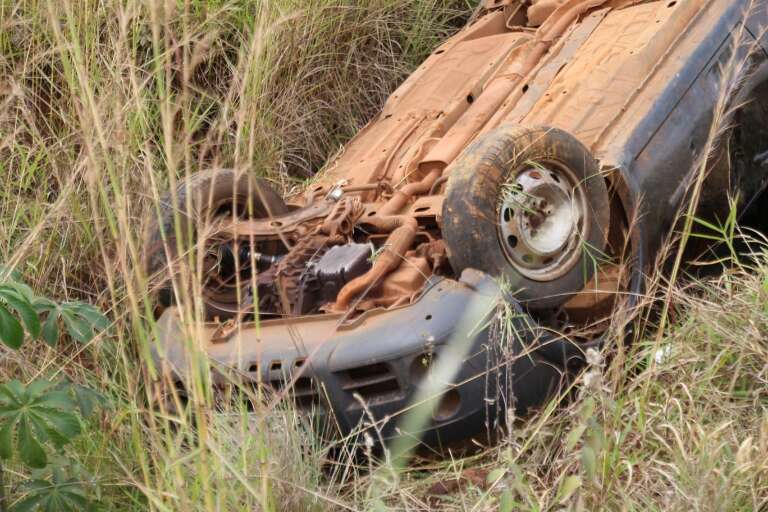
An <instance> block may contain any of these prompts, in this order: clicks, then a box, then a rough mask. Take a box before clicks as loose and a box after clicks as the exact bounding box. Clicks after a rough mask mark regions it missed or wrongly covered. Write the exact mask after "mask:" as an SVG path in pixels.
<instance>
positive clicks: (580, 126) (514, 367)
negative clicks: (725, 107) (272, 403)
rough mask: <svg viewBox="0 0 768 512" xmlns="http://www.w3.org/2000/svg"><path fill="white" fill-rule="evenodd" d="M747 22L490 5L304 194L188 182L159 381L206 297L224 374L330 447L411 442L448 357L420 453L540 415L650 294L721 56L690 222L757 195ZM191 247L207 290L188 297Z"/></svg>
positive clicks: (561, 1) (166, 303)
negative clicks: (407, 424)
mask: <svg viewBox="0 0 768 512" xmlns="http://www.w3.org/2000/svg"><path fill="white" fill-rule="evenodd" d="M753 4H754V3H750V2H748V1H746V0H744V1H742V0H677V1H671V0H663V1H643V0H538V1H537V0H533V1H525V0H488V1H486V2H485V3H484V7H483V9H482V12H481V13H480V14H479V15H478V16H477V17H476V19H475V20H474V21H473V22H472V23H471V24H470V25H469V26H467V27H466V28H464V29H463V30H462V31H460V32H459V33H458V34H456V35H455V36H454V37H452V38H451V39H449V40H447V41H446V42H445V43H444V44H442V45H441V46H440V47H439V48H437V49H436V50H435V51H434V52H433V54H432V55H431V56H430V57H429V58H428V59H427V60H426V61H425V62H424V63H423V64H422V65H421V66H420V67H419V68H418V69H417V70H416V71H415V72H414V73H413V74H412V75H411V76H410V77H409V78H408V79H407V80H406V81H405V82H404V83H403V84H402V85H401V86H400V87H399V88H398V89H397V90H396V91H395V92H394V93H393V94H392V95H391V97H390V98H389V100H388V101H387V102H386V104H385V105H384V108H383V110H382V111H381V113H380V114H379V115H378V116H377V117H376V118H375V119H374V120H373V121H371V122H370V123H369V124H368V125H367V126H366V127H365V128H364V129H363V130H362V131H361V132H360V133H359V134H358V135H357V136H356V137H355V138H354V139H353V140H352V141H351V142H349V143H348V144H347V145H346V147H345V148H344V150H343V151H342V152H341V153H340V154H339V155H338V156H337V157H335V158H334V159H333V161H331V162H329V164H328V165H327V166H326V169H325V170H324V171H323V172H322V173H321V175H320V176H319V177H318V179H317V180H316V181H314V182H313V183H312V185H311V186H309V187H308V188H306V189H305V190H304V191H303V192H301V193H299V194H296V195H293V196H290V197H286V198H283V197H281V196H280V195H279V194H277V193H276V192H275V191H274V190H273V189H272V188H271V187H270V186H269V184H268V183H267V182H265V181H264V180H262V179H259V178H257V177H255V176H254V175H253V174H251V173H248V172H244V171H236V170H226V169H225V170H213V171H205V172H201V173H199V174H197V175H195V176H192V177H191V179H189V180H187V181H186V182H184V183H181V184H180V185H179V187H178V188H177V189H176V190H175V191H173V193H171V194H169V196H168V197H167V198H166V199H165V200H164V201H163V204H162V208H163V210H162V212H161V216H160V221H159V222H158V223H157V225H156V227H155V230H154V232H153V233H152V235H151V237H150V240H149V242H148V244H147V247H146V265H147V270H148V272H149V274H150V275H151V276H153V279H154V282H155V283H156V289H157V293H156V296H155V298H154V301H155V304H156V308H155V313H156V315H157V318H158V338H159V340H158V343H157V348H156V350H155V353H154V354H153V356H154V359H155V362H157V363H158V364H159V366H160V367H161V368H163V369H164V370H165V371H166V375H167V376H169V377H168V378H170V379H171V380H173V381H174V383H178V384H180V385H182V386H183V385H184V383H185V382H186V379H188V378H189V373H190V371H192V370H191V369H190V368H191V366H192V365H191V363H190V361H189V345H188V341H187V338H188V336H189V333H188V332H186V331H185V330H184V328H183V322H182V318H181V317H182V313H181V312H180V310H179V307H178V306H177V304H178V302H179V301H178V300H177V299H178V297H180V295H183V294H185V293H190V292H191V290H194V289H196V288H197V289H199V290H200V292H201V293H200V295H201V299H202V310H203V311H204V313H205V316H206V318H205V320H206V323H205V325H204V326H202V327H201V328H200V329H199V330H198V334H199V335H201V336H202V337H203V339H204V345H205V346H204V350H205V352H206V353H207V356H208V358H209V361H210V364H211V365H212V366H213V367H214V368H215V369H216V372H215V373H217V375H220V376H221V378H222V379H229V378H232V376H233V375H234V376H236V377H237V378H238V379H239V380H241V381H246V382H247V381H250V382H252V383H253V384H255V385H259V386H261V385H263V386H265V387H269V388H271V389H276V390H283V391H284V392H285V393H287V394H290V396H291V397H293V399H295V401H296V404H297V406H298V407H300V408H305V409H309V410H312V411H315V412H316V413H317V414H320V415H323V416H325V417H332V418H333V424H334V425H335V426H336V428H337V429H338V431H339V432H340V433H341V434H342V435H348V434H350V433H354V432H359V431H360V428H361V426H363V425H372V426H374V427H375V428H376V431H377V432H378V433H379V434H380V436H381V437H382V438H383V439H384V440H386V439H389V438H392V437H394V436H396V435H400V434H402V432H400V431H399V430H398V429H397V426H398V416H399V415H401V414H402V412H403V411H405V410H407V409H408V407H409V405H410V404H411V403H412V400H413V398H414V396H415V395H416V394H417V391H418V390H419V389H420V386H422V384H423V382H424V381H425V379H427V378H428V375H429V372H430V367H431V366H432V365H433V364H434V361H439V360H440V358H441V354H442V353H443V352H444V351H445V350H447V349H448V347H450V346H452V345H456V344H464V345H465V350H464V351H463V352H462V353H463V358H462V362H461V364H460V365H459V367H457V368H456V370H455V371H454V372H453V375H452V376H451V379H450V382H449V383H448V384H449V385H448V386H447V387H444V388H443V389H442V391H441V395H440V397H439V399H438V400H437V403H436V406H435V407H434V408H433V410H432V413H431V417H430V419H429V423H428V424H427V425H426V426H425V427H424V428H423V429H421V430H422V431H421V432H419V434H420V435H421V436H422V439H423V441H424V442H426V443H428V444H436V443H447V442H451V441H455V440H459V439H464V438H467V437H470V436H475V435H478V434H482V433H484V432H488V431H492V430H494V429H495V428H496V426H498V425H503V423H504V422H503V420H504V417H505V415H508V414H510V413H511V414H514V415H516V416H520V415H525V414H527V413H528V412H529V411H530V410H531V409H534V408H536V407H539V406H541V405H542V404H544V403H545V401H546V400H547V399H548V398H549V397H550V396H551V395H552V393H553V392H555V391H556V390H557V389H558V388H559V387H560V386H561V385H562V383H563V382H564V380H565V379H567V377H568V375H569V374H572V373H573V371H574V370H577V369H578V368H579V367H580V365H581V364H583V360H584V353H585V350H586V349H587V348H589V347H600V346H602V345H603V343H604V341H603V335H604V333H605V331H606V329H607V327H608V326H609V324H610V317H611V313H612V311H614V310H615V309H616V308H617V307H619V306H620V305H623V306H628V307H631V306H632V304H633V303H634V301H635V300H636V297H637V296H638V295H639V294H640V293H642V291H643V284H644V276H645V274H646V272H647V271H648V270H649V269H651V267H652V266H654V265H655V264H656V257H655V255H656V253H657V251H658V249H659V247H660V245H661V243H662V242H663V240H664V237H665V236H666V234H667V233H668V232H669V230H670V229H671V228H672V226H673V224H674V221H675V218H676V214H677V212H678V210H679V207H680V205H681V204H683V203H684V202H685V201H686V199H687V198H688V188H689V185H690V183H691V175H692V170H693V169H695V164H696V162H697V161H699V159H700V157H701V156H702V152H703V151H705V150H707V149H708V147H709V145H708V142H709V141H710V139H711V137H712V133H711V130H710V127H711V125H712V121H713V117H714V115H715V111H716V110H717V108H718V104H719V103H718V102H719V101H721V97H722V92H723V91H722V88H723V79H722V77H723V68H724V66H726V65H727V63H728V62H729V60H733V59H734V58H742V57H743V58H744V59H746V60H748V61H749V73H748V75H747V76H746V79H745V80H743V81H742V82H743V83H742V85H741V86H740V88H739V90H738V94H737V95H736V97H734V98H732V99H731V103H730V104H731V105H734V106H735V107H734V108H733V116H732V119H731V123H730V126H731V127H730V129H729V130H728V131H726V132H725V133H724V135H722V137H721V140H720V142H719V144H718V145H717V147H718V148H719V153H718V155H717V156H715V157H712V158H710V162H711V165H710V167H709V169H708V175H707V178H706V187H705V191H704V193H703V194H702V196H701V201H700V211H703V212H716V211H718V210H719V209H722V208H723V207H727V205H728V203H727V199H728V196H729V194H735V193H736V192H738V194H739V197H740V198H741V199H742V202H745V203H746V202H748V201H749V200H750V199H751V198H753V197H755V196H756V195H757V194H758V193H760V192H761V191H762V189H763V188H764V186H765V185H766V180H767V179H768V167H766V160H768V157H766V156H765V155H766V151H767V150H768V147H766V146H768V128H767V126H768V124H766V122H765V120H766V119H768V67H767V66H766V64H765V60H766V54H765V51H766V50H768V40H767V39H765V38H763V26H764V25H765V21H766V19H768V11H767V8H766V6H765V5H762V4H760V5H753ZM187 247H194V249H195V251H196V252H197V254H198V255H199V256H200V258H199V265H200V269H201V272H200V274H201V275H202V276H203V279H202V280H201V281H202V282H200V280H198V282H197V283H196V284H190V283H188V282H187V281H188V280H187V279H185V278H183V277H180V271H179V270H178V266H179V265H178V261H179V260H182V259H184V258H185V257H187V256H188V254H187V253H186V252H185V250H186V249H185V248H187ZM500 308H503V309H505V310H506V312H507V319H508V322H507V328H508V329H507V331H506V332H501V331H503V330H504V328H503V327H500V326H499V325H498V322H497V321H496V320H495V319H497V318H498V316H499V315H498V311H499V309H500ZM468 316H469V317H470V318H467V317H468ZM459 325H465V326H468V327H466V328H462V329H459ZM227 372H229V373H227ZM225 374H226V375H225Z"/></svg>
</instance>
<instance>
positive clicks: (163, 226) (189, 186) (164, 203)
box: [144, 169, 289, 319]
mask: <svg viewBox="0 0 768 512" xmlns="http://www.w3.org/2000/svg"><path fill="white" fill-rule="evenodd" d="M175 195H176V208H174V203H173V199H172V198H173V195H172V194H170V193H169V194H166V196H164V197H163V198H162V199H161V200H160V206H159V210H160V211H159V215H158V218H157V221H156V222H155V223H154V224H153V226H152V227H151V228H150V233H149V234H148V236H147V243H146V246H145V251H144V267H145V270H146V272H147V275H148V276H149V277H150V282H152V283H153V285H152V290H153V292H154V293H153V296H154V300H155V306H156V308H155V313H156V314H157V315H159V314H160V313H162V311H163V310H164V309H165V308H167V307H169V306H171V305H173V304H175V302H176V301H175V299H176V297H175V294H174V290H173V277H174V276H178V274H179V270H178V268H177V267H178V265H177V264H176V262H178V261H179V254H178V251H179V247H184V248H187V250H188V249H189V248H192V247H193V246H194V243H195V242H199V240H197V238H198V229H199V228H200V226H203V225H206V224H208V223H210V222H211V221H212V220H213V219H214V218H216V217H222V216H228V217H231V216H233V215H235V216H237V217H245V218H265V217H273V216H279V215H283V214H285V213H288V211H289V208H288V206H287V205H286V204H285V202H284V201H283V199H282V198H281V197H280V195H279V194H278V193H277V192H275V190H274V189H272V187H271V186H270V185H269V184H268V182H267V181H266V180H263V179H261V178H256V177H254V176H251V175H250V174H249V173H247V172H243V171H236V170H234V169H215V170H209V171H203V172H199V173H197V174H194V175H192V176H191V177H190V178H189V179H187V180H185V181H182V182H181V183H180V184H179V185H178V187H177V188H176V194H175ZM176 222H178V225H177V224H176ZM188 237H191V239H189V240H187V238H188ZM217 258H218V259H219V260H221V256H220V253H217ZM218 263H221V262H220V261H219V262H218ZM221 267H222V265H221V264H216V262H213V263H212V262H210V261H209V262H205V263H204V265H203V268H204V273H205V274H207V275H206V276H205V281H204V283H203V299H204V301H205V306H206V316H207V317H209V318H212V317H214V316H218V317H220V318H222V319H223V318H228V317H232V316H234V314H235V313H236V312H237V311H238V310H239V306H240V304H239V303H238V299H240V300H242V295H238V293H236V291H235V287H234V286H233V285H232V283H222V282H221V281H222V280H221V279H219V283H218V284H221V285H222V286H218V287H215V288H214V286H211V285H212V284H213V281H214V278H215V277H216V276H215V274H216V272H215V271H211V269H220V268H221ZM237 281H238V282H239V279H238V280H237Z"/></svg>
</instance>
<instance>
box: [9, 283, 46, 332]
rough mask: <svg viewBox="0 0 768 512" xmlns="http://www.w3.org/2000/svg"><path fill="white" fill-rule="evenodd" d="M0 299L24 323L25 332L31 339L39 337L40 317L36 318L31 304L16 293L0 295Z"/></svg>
mask: <svg viewBox="0 0 768 512" xmlns="http://www.w3.org/2000/svg"><path fill="white" fill-rule="evenodd" d="M0 298H2V300H4V301H5V302H6V303H7V304H8V305H9V306H10V307H11V308H12V309H13V310H15V311H16V313H17V314H18V315H19V317H21V319H22V320H23V321H24V325H25V326H26V327H27V331H28V332H29V334H30V335H32V337H33V338H37V337H38V336H40V317H39V316H37V312H35V310H34V308H33V307H32V304H30V303H29V302H27V300H26V299H25V298H24V297H22V296H21V295H18V294H16V293H7V292H6V293H0Z"/></svg>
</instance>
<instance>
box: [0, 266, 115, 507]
mask: <svg viewBox="0 0 768 512" xmlns="http://www.w3.org/2000/svg"><path fill="white" fill-rule="evenodd" d="M0 275H1V274H0ZM4 275H5V276H6V277H5V278H4V279H2V280H0V341H2V342H3V343H4V344H5V345H7V346H8V347H10V348H12V349H14V350H17V349H19V348H21V346H22V345H23V344H24V341H25V339H26V338H27V336H29V337H32V338H41V339H42V341H44V342H45V343H46V344H47V345H49V346H51V347H53V346H55V345H56V343H57V342H58V341H59V339H60V336H61V334H62V332H66V333H67V334H68V335H69V337H70V338H71V339H73V340H75V341H76V342H79V343H88V342H89V341H91V340H92V339H93V338H94V336H96V334H97V333H100V332H104V331H106V330H107V328H108V327H109V321H108V320H107V318H106V317H105V316H104V315H103V314H102V313H101V312H100V311H99V310H98V309H96V308H95V307H93V306H91V305H89V304H85V303H82V302H67V303H57V302H55V301H53V300H50V299H48V298H46V297H39V296H37V295H35V293H34V292H33V291H32V289H31V288H30V287H29V286H27V285H26V284H24V283H22V282H20V281H19V279H18V276H17V275H13V274H9V273H4ZM43 319H44V320H43ZM62 325H63V326H64V331H62V330H61V328H60V327H61V326H62ZM103 403H104V399H103V397H102V396H101V395H100V394H98V393H97V392H95V391H93V390H91V389H89V388H87V387H84V386H80V385H77V384H72V383H69V382H53V381H50V380H47V379H37V380H34V381H32V382H31V383H29V384H27V385H25V384H23V383H21V382H19V381H18V380H12V381H10V382H6V383H3V384H0V459H4V460H8V461H13V460H17V459H18V461H20V462H21V463H22V464H24V465H26V466H28V467H29V468H33V470H34V469H37V470H41V469H44V468H46V469H49V470H50V477H49V478H45V477H43V476H40V475H35V474H33V476H32V477H31V478H30V479H29V480H27V481H25V482H23V483H22V485H21V486H20V490H21V491H22V497H21V499H19V500H17V501H16V503H15V504H14V505H13V507H12V508H11V510H13V511H34V510H43V511H46V512H48V511H50V512H54V511H75V510H85V509H87V508H89V507H90V502H89V500H88V498H87V497H86V493H85V489H84V488H83V485H82V482H81V481H80V480H79V479H76V478H70V477H68V476H67V475H66V472H65V471H64V467H65V466H66V465H67V462H66V461H67V459H66V458H54V459H52V458H51V457H50V456H49V451H50V449H53V450H55V451H57V452H63V449H64V447H65V446H66V445H68V444H69V443H71V442H72V440H73V439H75V438H76V437H77V436H78V435H80V433H81V432H82V431H83V424H84V423H83V418H84V417H87V416H89V415H90V414H91V413H92V412H93V410H94V408H95V407H96V406H97V405H103ZM62 460H63V461H64V462H62ZM1 474H2V470H1V469H0V475H1ZM0 510H2V511H4V510H5V496H4V495H3V494H2V482H0Z"/></svg>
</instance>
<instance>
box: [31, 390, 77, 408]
mask: <svg viewBox="0 0 768 512" xmlns="http://www.w3.org/2000/svg"><path fill="white" fill-rule="evenodd" d="M36 405H40V406H44V407H58V408H59V409H65V410H67V409H72V408H73V407H74V406H75V402H74V401H73V400H72V398H71V397H70V396H69V394H67V392H66V391H63V390H57V391H50V392H48V393H46V394H44V395H43V396H41V397H40V398H39V399H38V400H37V401H36Z"/></svg>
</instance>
